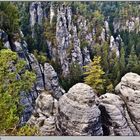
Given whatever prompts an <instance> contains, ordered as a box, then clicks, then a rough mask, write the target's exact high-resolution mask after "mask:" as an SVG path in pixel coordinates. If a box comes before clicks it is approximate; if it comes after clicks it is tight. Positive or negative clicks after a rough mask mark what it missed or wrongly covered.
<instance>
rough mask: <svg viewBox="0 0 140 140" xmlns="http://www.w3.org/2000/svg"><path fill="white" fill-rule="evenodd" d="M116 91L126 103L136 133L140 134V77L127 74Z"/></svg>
mask: <svg viewBox="0 0 140 140" xmlns="http://www.w3.org/2000/svg"><path fill="white" fill-rule="evenodd" d="M115 90H116V93H118V94H119V95H120V97H121V98H122V99H123V101H124V102H125V105H126V108H127V111H128V114H129V116H130V119H131V121H132V124H133V126H135V130H134V131H138V133H139V134H140V76H139V75H138V74H135V73H132V72H130V73H127V74H126V75H124V76H123V77H122V79H121V82H120V83H119V84H118V85H117V86H116V88H115Z"/></svg>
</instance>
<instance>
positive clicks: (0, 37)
mask: <svg viewBox="0 0 140 140" xmlns="http://www.w3.org/2000/svg"><path fill="white" fill-rule="evenodd" d="M0 40H2V43H3V45H4V47H5V48H7V49H11V47H10V43H9V40H8V35H7V34H6V33H5V32H4V31H3V30H1V29H0Z"/></svg>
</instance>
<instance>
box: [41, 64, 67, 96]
mask: <svg viewBox="0 0 140 140" xmlns="http://www.w3.org/2000/svg"><path fill="white" fill-rule="evenodd" d="M44 79H45V88H46V90H48V91H49V92H50V93H51V94H52V96H53V97H55V98H56V99H59V98H60V97H61V96H62V95H63V94H64V93H65V91H64V90H63V89H62V88H61V87H60V85H59V82H58V77H57V73H56V72H55V70H54V69H53V67H52V66H51V65H50V64H49V63H45V64H44Z"/></svg>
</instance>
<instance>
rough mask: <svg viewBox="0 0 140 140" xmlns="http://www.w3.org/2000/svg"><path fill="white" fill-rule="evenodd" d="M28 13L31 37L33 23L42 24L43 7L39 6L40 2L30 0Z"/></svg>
mask: <svg viewBox="0 0 140 140" xmlns="http://www.w3.org/2000/svg"><path fill="white" fill-rule="evenodd" d="M29 13H30V25H31V29H32V37H34V25H35V24H36V23H38V24H39V25H41V24H42V19H43V9H42V7H41V2H32V3H31V5H30V8H29Z"/></svg>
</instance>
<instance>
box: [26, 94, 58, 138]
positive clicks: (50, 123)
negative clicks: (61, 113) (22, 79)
mask: <svg viewBox="0 0 140 140" xmlns="http://www.w3.org/2000/svg"><path fill="white" fill-rule="evenodd" d="M56 108H57V100H56V99H54V98H53V97H52V96H51V95H50V94H48V93H47V92H42V93H41V94H40V95H39V96H38V98H37V99H36V106H35V109H34V112H33V114H32V116H31V118H30V119H29V121H28V122H27V123H28V124H30V125H35V126H36V127H38V128H39V130H40V132H41V135H55V132H56V127H55V115H56Z"/></svg>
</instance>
